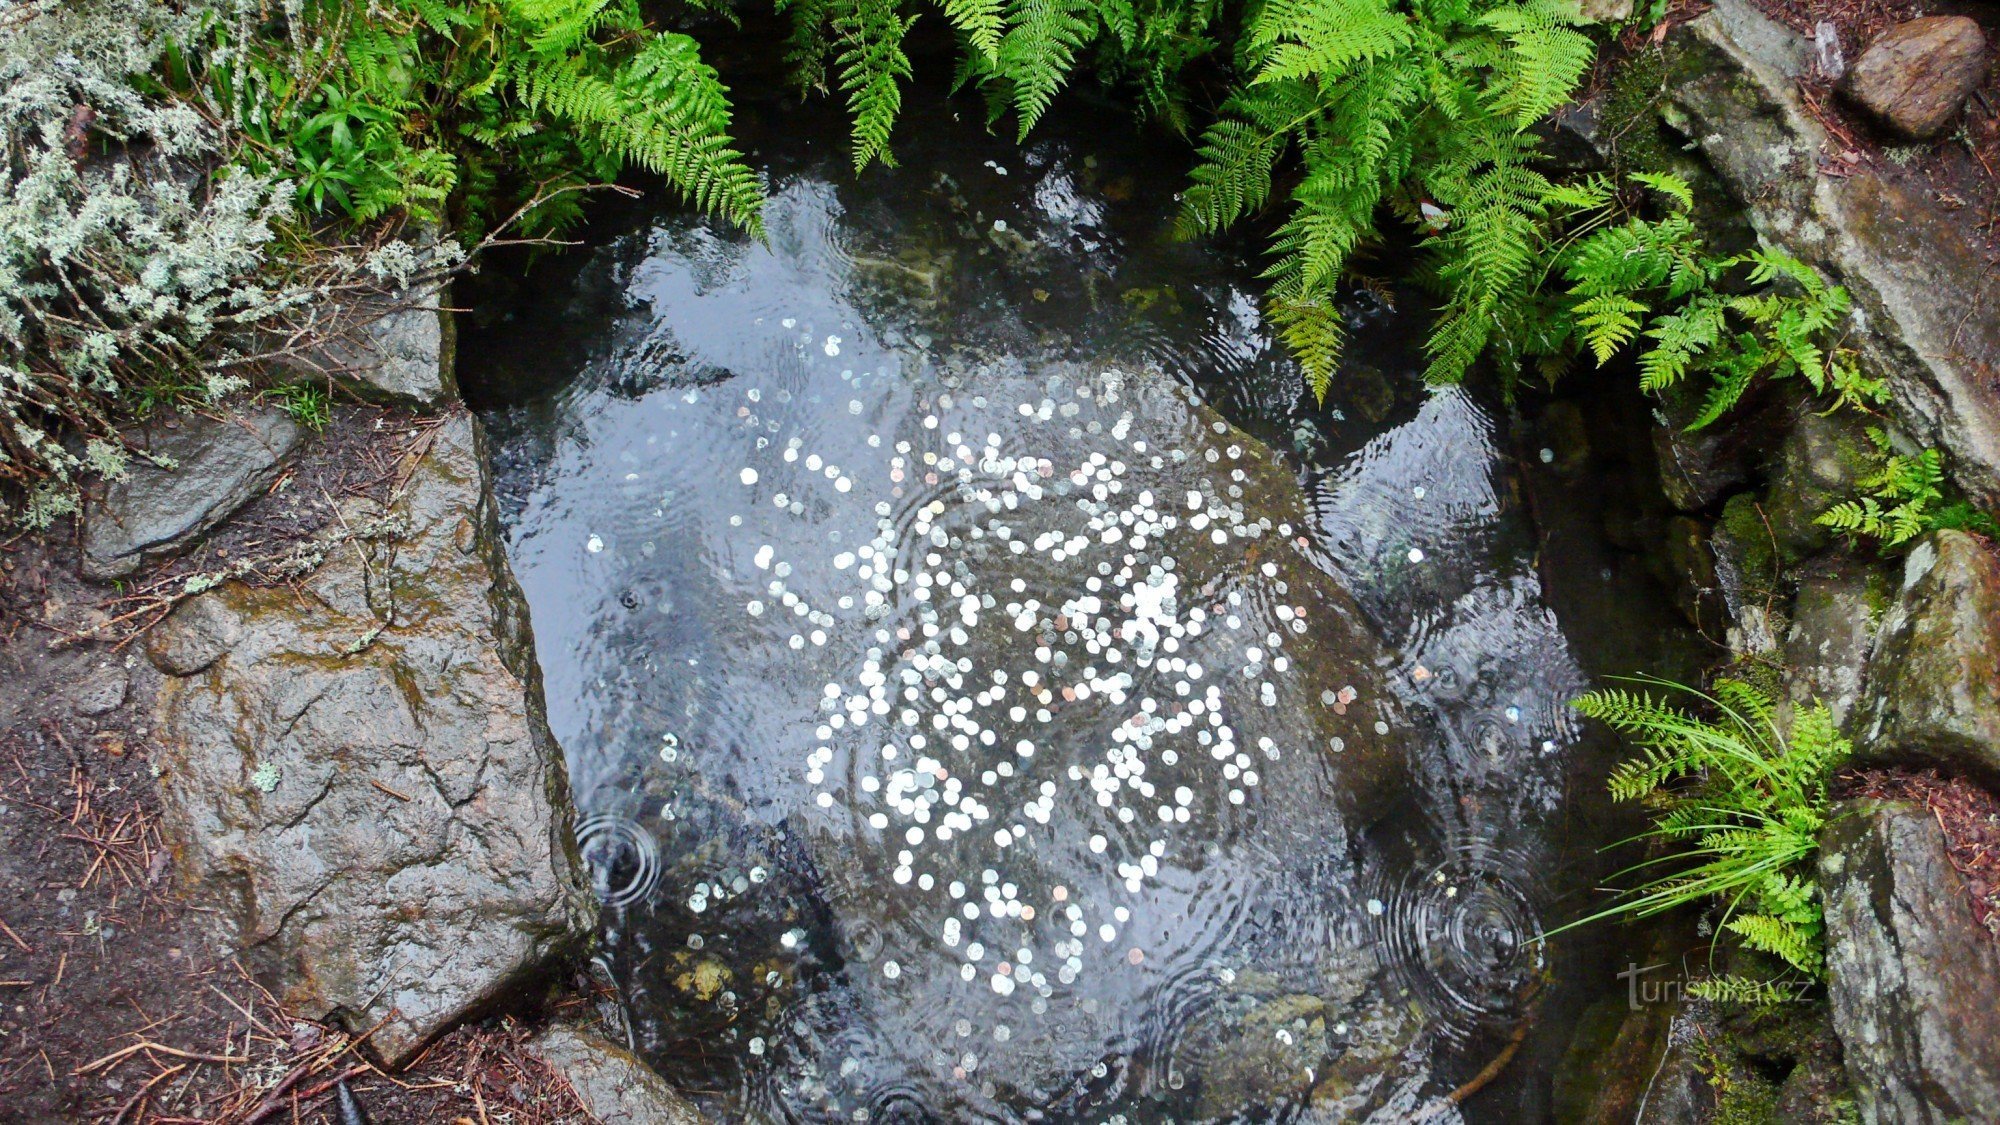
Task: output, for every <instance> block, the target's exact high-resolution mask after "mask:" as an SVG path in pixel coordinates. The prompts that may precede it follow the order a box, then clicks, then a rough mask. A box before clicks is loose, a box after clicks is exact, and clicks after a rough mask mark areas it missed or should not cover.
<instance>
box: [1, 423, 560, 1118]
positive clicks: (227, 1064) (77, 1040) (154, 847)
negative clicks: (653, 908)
mask: <svg viewBox="0 0 2000 1125" xmlns="http://www.w3.org/2000/svg"><path fill="white" fill-rule="evenodd" d="M425 429H426V427H425V424H424V422H423V420H422V419H418V418H415V417H413V416H410V415H407V414H400V413H396V412H391V411H383V410H378V409H374V408H366V407H344V408H341V409H339V410H338V411H336V414H335V417H334V419H333V421H332V423H331V424H330V425H329V427H328V429H327V432H326V433H325V434H324V435H322V437H321V438H320V439H319V440H317V441H315V442H313V443H311V446H310V448H309V450H308V451H306V452H305V453H304V455H303V456H301V457H300V459H299V460H298V461H297V462H296V464H295V466H294V467H293V469H292V470H291V471H290V472H289V473H288V474H287V475H286V477H285V478H283V479H282V480H281V481H280V482H279V484H278V485H277V486H275V487H274V488H273V489H272V491H271V492H270V493H269V494H267V495H266V496H264V497H262V498H260V499H258V500H257V501H255V502H254V503H252V504H251V505H250V506H249V507H248V508H246V509H245V511H244V512H243V513H242V514H241V515H240V516H239V517H238V518H237V519H236V520H234V521H232V522H231V523H230V524H229V525H228V526H227V527H226V528H224V529H222V530H221V531H220V532H219V533H218V534H217V535H215V536H214V537H213V538H212V539H211V540H210V541H209V542H207V543H206V544H204V545H203V546H202V547H201V548H199V549H198V550H196V551H195V552H193V553H191V554H190V555H188V556H186V557H184V558H182V559H179V560H176V561H174V562H173V563H171V564H168V565H166V566H164V567H161V568H158V569H157V570H154V571H149V572H147V573H146V574H145V575H144V576H143V578H142V579H141V580H140V581H137V582H135V583H131V584H128V585H126V586H125V587H124V588H123V589H116V588H110V587H99V586H92V585H89V584H86V583H84V582H82V581H81V580H80V579H79V578H77V577H76V558H77V552H76V548H75V545H74V528H72V527H70V526H67V525H65V526H61V527H59V528H57V529H55V532H54V533H53V534H51V535H50V536H48V537H45V538H33V537H19V538H16V539H14V540H12V541H9V542H4V543H0V1122H5V1123H13V1122H22V1123H26V1122H36V1123H39V1122H80V1121H96V1122H110V1123H111V1125H136V1123H141V1122H143V1123H170V1122H193V1121H204V1122H221V1123H233V1125H247V1123H250V1122H258V1121H284V1122H293V1121H298V1122H334V1121H337V1120H339V1119H338V1117H337V1116H336V1108H335V1105H334V1099H335V1093H336V1092H335V1090H334V1088H333V1084H334V1081H335V1080H336V1079H343V1078H344V1079H345V1080H346V1081H347V1082H348V1084H349V1086H350V1089H351V1091H352V1093H353V1094H354V1095H355V1098H356V1100H357V1101H358V1102H359V1104H360V1106H361V1107H362V1109H363V1111H364V1112H365V1113H367V1115H368V1117H369V1119H371V1120H372V1121H373V1122H375V1123H376V1125H392V1123H400V1122H456V1121H467V1122H473V1123H476V1125H486V1123H488V1122H495V1121H509V1122H514V1123H521V1125H537V1123H553V1122H582V1121H587V1120H588V1118H587V1117H586V1115H585V1114H584V1113H583V1112H582V1109H581V1106H580V1105H579V1103H578V1102H577V1101H576V1098H575V1095H574V1094H573V1092H571V1091H570V1090H569V1088H568V1085H567V1082H566V1081H565V1080H564V1079H563V1078H562V1077H561V1076H560V1075H558V1074H556V1073H554V1072H552V1071H551V1070H549V1068H548V1067H547V1066H546V1065H545V1064H543V1063H542V1062H541V1060H540V1059H539V1058H537V1057H536V1056H535V1055H534V1054H533V1053H532V1052H530V1051H527V1050H525V1049H524V1048H523V1043H524V1042H525V1039H526V1037H527V1031H526V1029H524V1028H522V1027H520V1026H518V1025H516V1024H514V1023H511V1022H508V1021H504V1020H498V1021H488V1022H485V1023H482V1024H479V1025H475V1026H472V1027H468V1028H463V1029H460V1030H459V1031H456V1032H454V1033H452V1034H450V1035H448V1036H446V1037H445V1038H443V1039H442V1040H440V1041H438V1042H437V1043H435V1044H433V1045H432V1047H431V1048H430V1050H429V1051H427V1052H426V1053H425V1054H424V1055H423V1056H422V1058H421V1059H419V1060H418V1062H417V1063H416V1064H414V1065H413V1066H411V1067H409V1068H407V1069H406V1070H404V1071H402V1072H399V1073H395V1074H386V1073H383V1072H382V1071H381V1070H378V1069H377V1068H376V1067H375V1065H374V1063H373V1061H372V1060H371V1059H370V1058H369V1057H368V1055H367V1052H366V1043H365V1040H366V1035H365V1034H362V1035H360V1036H358V1037H356V1036H353V1035H350V1034H349V1033H347V1032H346V1031H343V1030H341V1029H338V1028H334V1027H329V1026H324V1025H320V1024H316V1023H312V1022H310V1021H306V1020H301V1019H298V1018H296V1017H295V1016H294V1015H293V1014H291V1013H287V1012H285V1011H284V1010H283V1009H282V1007H281V1006H280V1005H279V1004H278V1003H277V1002H276V1001H275V1000H274V999H273V997H272V996H271V995H270V994H269V993H267V992H266V991H265V990H264V989H263V988H261V987H260V986H259V985H258V984H257V982H256V981H254V980H253V979H251V978H250V976H249V975H248V974H247V973H246V972H245V971H244V969H243V968H242V967H241V966H240V965H239V964H238V963H237V961H236V960H234V959H233V958H232V957H231V956H230V955H229V954H228V953H227V952H226V951H225V950H223V949H221V948H219V947H218V946H217V945H216V943H215V939H214V937H213V936H212V931H211V929H210V926H209V924H208V923H209V919H208V918H207V917H205V916H204V915H203V913H202V911H201V910H200V909H199V908H198V907H194V906H191V905H189V904H188V903H185V902H183V901H182V900H181V899H180V898H179V897H178V896H177V895H176V894H175V891H174V870H173V863H174V860H173V856H172V855H171V853H170V852H169V851H168V849H166V848H165V847H164V846H163V845H162V841H161V837H160V831H159V815H160V814H159V803H158V800H157V796H156V792H155V787H154V781H153V772H152V769H151V765H150V763H151V760H152V756H153V753H154V750H155V747H154V745H153V743H152V741H151V737H150V736H151V730H150V715H151V709H152V702H153V699H154V696H155V694H156V691H157V687H158V684H159V674H158V673H157V672H155V671H154V670H153V669H152V667H151V666H150V664H148V662H147V661H146V659H145V657H144V654H143V653H142V651H141V650H140V646H139V645H138V644H137V643H136V642H137V639H138V631H139V630H141V629H142V628H143V627H145V626H147V625H149V624H151V623H152V621H154V620H155V619H157V618H158V617H159V616H161V615H162V614H164V613H165V612H166V611H167V610H168V609H169V608H171V606H172V604H173V603H174V601H175V600H176V599H177V598H178V597H179V596H180V595H181V593H182V591H183V590H184V589H185V586H186V579H187V578H188V576H190V575H194V574H215V573H220V572H223V571H226V570H233V571H239V572H241V573H242V574H244V575H245V576H246V577H247V578H248V579H249V580H252V581H260V582H266V583H275V582H282V581H287V580H290V579H291V578H292V577H293V575H292V574H291V572H290V569H289V568H290V567H291V566H292V565H293V563H292V562H291V561H290V560H293V559H296V557H297V556H298V554H299V551H300V549H301V547H302V545H306V544H310V543H311V541H312V539H313V537H314V536H315V534H317V533H319V532H320V531H322V530H324V529H326V528H327V525H328V524H329V522H330V521H331V520H332V519H333V518H335V517H334V516H333V514H332V513H333V505H334V501H335V499H336V498H338V497H341V496H343V495H348V496H351V495H372V496H375V497H377V498H378V499H379V498H381V497H383V496H385V495H386V494H387V492H388V490H389V489H391V488H393V487H394V486H395V484H396V483H397V481H396V479H395V476H396V467H397V464H398V462H399V458H400V455H401V453H402V451H403V450H404V449H405V448H407V447H408V446H409V444H411V443H413V442H416V441H420V440H422V438H423V435H424V432H425ZM357 1030H364V1029H357ZM343 1125H346V1123H343Z"/></svg>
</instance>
